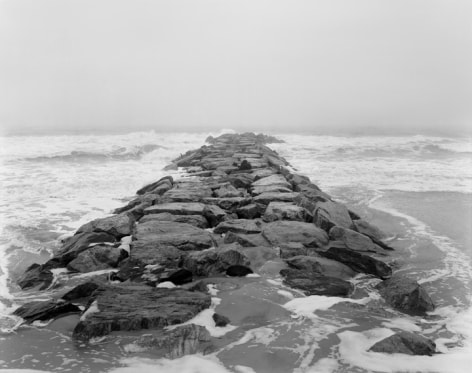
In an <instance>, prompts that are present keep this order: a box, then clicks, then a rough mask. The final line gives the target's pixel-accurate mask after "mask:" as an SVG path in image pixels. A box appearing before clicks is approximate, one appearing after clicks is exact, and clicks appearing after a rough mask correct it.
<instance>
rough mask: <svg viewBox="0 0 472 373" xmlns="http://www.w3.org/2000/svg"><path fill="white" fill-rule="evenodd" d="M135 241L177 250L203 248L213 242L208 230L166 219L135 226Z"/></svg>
mask: <svg viewBox="0 0 472 373" xmlns="http://www.w3.org/2000/svg"><path fill="white" fill-rule="evenodd" d="M134 238H135V239H136V240H137V241H141V242H147V243H152V244H155V245H158V246H169V247H174V248H176V249H179V250H183V251H189V250H203V249H207V248H209V247H212V246H213V244H214V242H213V239H212V236H211V234H210V233H209V232H207V231H205V230H203V229H200V228H197V227H194V226H192V225H190V224H185V223H176V222H168V221H148V222H146V223H143V224H138V225H137V226H136V233H135V235H134Z"/></svg>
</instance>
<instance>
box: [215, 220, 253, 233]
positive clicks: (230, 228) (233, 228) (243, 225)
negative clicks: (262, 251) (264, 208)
mask: <svg viewBox="0 0 472 373" xmlns="http://www.w3.org/2000/svg"><path fill="white" fill-rule="evenodd" d="M213 232H214V233H216V234H222V233H226V232H233V233H243V234H252V233H260V232H262V222H260V221H258V220H249V219H235V220H228V221H224V222H221V223H220V224H218V225H217V226H216V227H215V229H214V230H213Z"/></svg>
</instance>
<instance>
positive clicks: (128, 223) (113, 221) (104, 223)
mask: <svg viewBox="0 0 472 373" xmlns="http://www.w3.org/2000/svg"><path fill="white" fill-rule="evenodd" d="M133 226H134V219H133V217H132V216H131V215H129V214H119V215H113V216H109V217H107V218H103V219H95V220H92V221H91V222H89V223H87V224H84V225H82V226H81V227H80V228H79V229H78V230H77V233H83V232H89V233H90V232H105V233H108V234H111V235H112V236H114V237H116V239H120V238H121V237H124V236H129V235H130V234H131V232H132V231H133Z"/></svg>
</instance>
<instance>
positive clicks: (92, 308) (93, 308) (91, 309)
mask: <svg viewBox="0 0 472 373" xmlns="http://www.w3.org/2000/svg"><path fill="white" fill-rule="evenodd" d="M97 312H100V309H99V308H98V303H97V301H96V300H94V301H93V302H92V304H91V305H90V306H89V308H87V310H86V311H85V312H84V313H83V314H82V316H80V321H84V320H85V319H86V318H87V317H88V316H90V315H92V314H94V313H97Z"/></svg>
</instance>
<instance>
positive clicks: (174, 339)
mask: <svg viewBox="0 0 472 373" xmlns="http://www.w3.org/2000/svg"><path fill="white" fill-rule="evenodd" d="M210 340H211V336H210V333H209V332H208V330H207V329H206V328H205V327H204V326H200V325H195V324H187V325H182V326H179V327H177V328H175V329H172V330H166V331H163V332H162V333H159V334H154V335H153V334H145V335H143V336H141V337H140V338H139V339H138V340H137V341H136V342H135V344H136V345H137V346H138V347H140V348H142V349H146V350H150V351H152V353H153V356H163V357H165V358H167V359H176V358H179V357H182V356H184V355H190V354H196V353H204V352H205V351H206V350H207V349H208V348H209V347H210V346H211V343H210Z"/></svg>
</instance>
